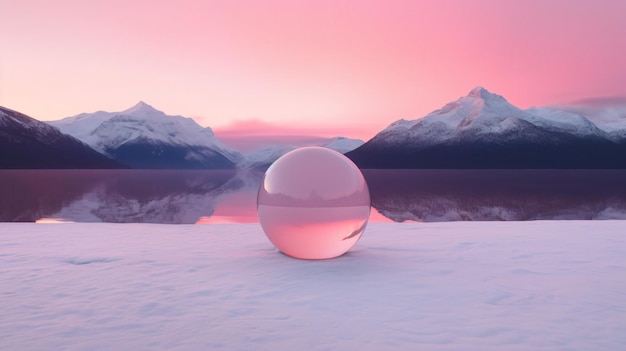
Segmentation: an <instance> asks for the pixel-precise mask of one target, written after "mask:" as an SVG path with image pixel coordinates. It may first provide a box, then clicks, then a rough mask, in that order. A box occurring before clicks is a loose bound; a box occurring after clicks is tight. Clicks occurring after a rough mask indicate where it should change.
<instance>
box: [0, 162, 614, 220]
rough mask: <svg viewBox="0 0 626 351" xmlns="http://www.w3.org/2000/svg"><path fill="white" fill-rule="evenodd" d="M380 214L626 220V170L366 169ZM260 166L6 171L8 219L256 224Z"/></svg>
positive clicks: (3, 216)
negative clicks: (247, 168) (251, 167)
mask: <svg viewBox="0 0 626 351" xmlns="http://www.w3.org/2000/svg"><path fill="white" fill-rule="evenodd" d="M364 175H365V178H366V180H367V182H368V185H369V188H370V193H371V198H372V207H373V211H372V217H371V218H370V220H371V221H389V220H393V221H397V222H402V221H407V220H410V221H423V222H433V221H458V220H473V221H501V220H536V219H626V171H623V170H365V171H364ZM262 177H263V172H261V171H252V170H250V171H199V170H0V221H3V222H34V221H38V220H41V219H42V218H45V219H51V220H53V221H54V220H65V221H73V222H115V223H172V224H185V223H187V224H193V223H225V222H227V223H242V222H243V223H247V222H256V221H257V215H256V193H257V189H258V186H259V183H260V181H261V179H262Z"/></svg>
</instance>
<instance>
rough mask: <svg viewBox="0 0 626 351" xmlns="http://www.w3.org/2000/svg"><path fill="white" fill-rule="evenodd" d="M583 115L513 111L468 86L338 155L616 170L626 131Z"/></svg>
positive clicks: (367, 161)
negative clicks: (447, 100) (609, 128)
mask: <svg viewBox="0 0 626 351" xmlns="http://www.w3.org/2000/svg"><path fill="white" fill-rule="evenodd" d="M621 131H622V132H624V134H625V135H624V136H620V134H619V133H620V132H619V131H614V132H611V133H607V132H606V131H605V130H602V129H601V128H598V126H596V125H595V124H594V122H593V121H591V120H590V119H589V118H587V117H586V116H583V115H581V114H577V113H572V112H566V111H557V110H554V109H548V108H531V109H528V110H521V109H519V108H517V107H515V106H513V105H511V104H510V103H509V102H508V101H507V100H506V99H504V98H503V97H502V96H500V95H497V94H493V93H490V92H489V91H487V90H486V89H484V88H482V87H476V88H474V89H472V91H470V93H469V94H468V95H467V96H463V97H461V98H459V99H457V100H456V101H453V102H451V103H449V104H447V105H445V106H444V107H443V108H441V109H439V110H436V111H434V112H432V113H430V114H428V115H426V116H425V117H423V118H419V119H415V120H404V119H402V120H399V121H396V122H394V123H392V124H391V125H390V126H388V127H387V128H385V129H384V130H382V131H381V132H380V133H378V134H377V135H376V136H375V137H374V138H372V139H371V140H370V141H368V142H367V143H365V144H364V145H363V146H361V147H359V148H357V149H356V150H353V151H351V152H348V153H346V155H347V156H348V157H350V158H351V159H352V160H353V161H354V162H355V163H356V164H357V165H359V167H362V168H623V167H626V160H624V159H623V157H620V155H622V154H623V152H624V151H626V150H624V149H625V148H626V129H623V130H621Z"/></svg>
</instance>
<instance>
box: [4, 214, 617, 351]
mask: <svg viewBox="0 0 626 351" xmlns="http://www.w3.org/2000/svg"><path fill="white" fill-rule="evenodd" d="M0 267H1V269H0V349H1V350H166V349H167V350H173V349H175V350H360V351H362V350H392V349H396V350H623V349H624V345H626V221H537V222H488V223H486V222H454V223H428V224H421V223H411V224H407V223H405V224H396V223H373V224H371V225H370V226H369V228H368V229H367V230H366V232H365V234H364V235H363V238H362V239H361V241H360V242H359V243H357V245H356V246H355V247H354V248H353V249H352V250H351V251H350V252H349V253H348V254H346V255H344V256H342V257H340V258H337V259H333V260H327V261H302V260H296V259H292V258H289V257H286V256H284V255H282V254H280V253H277V252H276V250H275V249H274V248H273V247H272V246H271V244H270V243H269V242H268V241H267V239H266V238H265V236H264V234H263V233H262V231H261V228H260V226H259V225H258V224H214V225H152V224H78V223H77V224H18V223H2V224H0Z"/></svg>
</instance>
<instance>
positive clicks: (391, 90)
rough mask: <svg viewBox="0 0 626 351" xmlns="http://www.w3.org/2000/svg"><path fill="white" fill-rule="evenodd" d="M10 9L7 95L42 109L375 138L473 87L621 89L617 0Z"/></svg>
mask: <svg viewBox="0 0 626 351" xmlns="http://www.w3.org/2000/svg"><path fill="white" fill-rule="evenodd" d="M0 13H2V14H3V19H2V21H0V32H1V33H10V35H4V36H2V38H1V41H0V44H1V45H2V59H1V61H0V105H2V106H7V107H10V108H12V109H16V110H19V111H22V112H24V113H27V114H30V115H32V116H33V117H35V118H38V119H42V120H51V119H58V118H62V117H66V116H70V115H74V114H77V113H80V112H93V111H95V110H108V111H117V110H121V109H123V108H125V107H126V106H130V105H132V104H133V103H135V102H136V101H138V100H144V101H148V102H151V103H154V104H158V106H162V108H163V109H164V110H165V111H172V112H174V113H177V114H181V115H185V116H201V118H199V119H202V124H203V125H210V126H216V125H219V126H225V125H228V124H229V123H230V122H232V121H235V120H246V119H250V118H258V119H260V120H264V121H267V122H269V123H277V124H280V125H299V126H301V127H303V128H318V127H324V128H329V129H332V130H334V132H333V133H332V134H333V135H345V136H349V137H359V138H362V139H367V138H369V137H371V136H372V135H373V134H374V133H375V132H376V131H378V130H380V129H382V128H383V127H385V126H386V125H388V124H389V123H390V122H392V121H394V120H396V119H399V118H407V119H413V118H418V117H421V116H423V115H425V114H427V113H428V112H431V111H432V110H434V109H437V108H439V107H440V106H442V105H443V104H445V103H446V102H448V101H450V100H453V99H456V98H457V97H459V96H462V95H464V94H465V93H466V91H467V90H468V89H471V88H472V87H474V86H476V85H482V86H485V87H487V88H488V89H490V90H491V91H494V92H496V93H498V94H501V95H503V96H505V97H506V98H507V99H508V100H509V101H511V102H512V103H513V104H515V105H517V106H520V107H522V108H524V107H529V106H530V105H545V104H552V103H558V102H564V101H571V100H576V99H581V98H587V97H595V96H616V95H623V94H624V91H626V66H625V65H624V64H623V63H624V62H626V21H624V20H623V14H624V13H626V2H625V1H622V0H607V1H599V2H597V1H582V0H578V1H565V0H555V1H530V2H529V1H521V0H511V1H498V0H477V1H464V0H456V1H454V0H453V1H447V2H445V3H442V2H437V1H402V0H398V1H373V0H365V1H345V2H336V1H327V0H323V1H311V2H300V1H288V0H271V1H180V2H174V1H156V2H155V1H147V0H137V1H131V2H128V1H121V0H111V1H89V2H81V1H74V0H59V1H48V2H45V1H35V0H24V1H3V2H0ZM357 125H358V126H361V125H364V126H365V127H366V128H367V130H366V131H362V132H358V134H352V133H354V132H355V131H354V130H351V129H350V128H351V126H357Z"/></svg>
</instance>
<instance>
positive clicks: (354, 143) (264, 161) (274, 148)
mask: <svg viewBox="0 0 626 351" xmlns="http://www.w3.org/2000/svg"><path fill="white" fill-rule="evenodd" d="M361 145H363V140H359V139H350V138H346V137H335V138H332V139H329V140H327V141H325V142H323V143H318V144H315V145H310V146H321V147H325V148H329V149H331V150H335V151H337V152H340V153H342V154H343V153H346V152H348V151H352V150H354V149H356V148H357V147H359V146H361ZM297 148H298V147H296V146H293V145H284V144H276V145H270V146H267V147H264V148H262V149H259V150H255V151H252V152H249V153H247V154H246V155H245V160H244V161H243V162H242V163H241V166H242V168H255V167H266V166H268V165H270V164H272V163H273V162H274V161H276V160H277V159H278V158H279V157H281V156H282V155H284V154H286V153H287V152H289V151H291V150H295V149H297Z"/></svg>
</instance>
